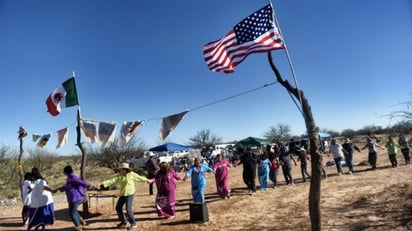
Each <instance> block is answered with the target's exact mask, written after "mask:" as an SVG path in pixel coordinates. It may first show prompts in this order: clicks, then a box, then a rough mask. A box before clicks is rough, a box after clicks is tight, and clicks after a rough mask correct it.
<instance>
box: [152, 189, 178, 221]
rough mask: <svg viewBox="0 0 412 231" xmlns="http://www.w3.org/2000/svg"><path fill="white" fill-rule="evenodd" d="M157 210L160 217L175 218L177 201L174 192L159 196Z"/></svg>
mask: <svg viewBox="0 0 412 231" xmlns="http://www.w3.org/2000/svg"><path fill="white" fill-rule="evenodd" d="M156 210H157V214H158V215H159V217H166V218H169V217H173V216H174V215H175V213H176V200H175V194H174V192H169V194H160V193H158V194H157V197H156Z"/></svg>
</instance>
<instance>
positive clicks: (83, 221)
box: [80, 218, 87, 226]
mask: <svg viewBox="0 0 412 231" xmlns="http://www.w3.org/2000/svg"><path fill="white" fill-rule="evenodd" d="M80 224H81V225H82V226H86V225H87V222H86V221H85V220H84V219H83V218H80Z"/></svg>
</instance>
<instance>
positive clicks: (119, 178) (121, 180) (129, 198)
mask: <svg viewBox="0 0 412 231" xmlns="http://www.w3.org/2000/svg"><path fill="white" fill-rule="evenodd" d="M135 181H136V182H147V183H148V184H149V183H152V182H153V180H149V179H147V178H146V177H144V176H140V175H139V174H137V173H135V172H133V171H132V170H131V169H130V167H129V164H128V163H121V164H120V167H119V174H117V175H115V176H114V177H112V178H110V179H107V180H105V181H103V183H101V184H100V187H104V188H106V187H108V186H110V185H113V184H119V185H120V195H119V199H118V201H117V204H116V213H117V216H118V217H119V220H120V223H119V224H118V225H117V227H118V228H128V229H135V228H137V224H136V219H135V218H134V213H133V199H134V194H135V192H136V188H135V185H134V182H135ZM125 204H126V211H127V215H128V218H127V219H126V216H125V215H124V213H123V206H124V205H125ZM127 220H128V221H129V223H130V226H129V224H128V221H127Z"/></svg>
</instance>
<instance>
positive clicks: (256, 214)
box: [0, 150, 412, 231]
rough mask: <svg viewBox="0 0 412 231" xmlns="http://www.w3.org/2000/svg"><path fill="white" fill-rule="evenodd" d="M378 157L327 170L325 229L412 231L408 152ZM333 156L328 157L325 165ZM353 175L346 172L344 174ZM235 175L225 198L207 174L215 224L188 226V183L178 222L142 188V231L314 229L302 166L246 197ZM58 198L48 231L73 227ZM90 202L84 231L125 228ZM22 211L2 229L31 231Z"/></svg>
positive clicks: (110, 211) (8, 212) (103, 201)
mask: <svg viewBox="0 0 412 231" xmlns="http://www.w3.org/2000/svg"><path fill="white" fill-rule="evenodd" d="M379 152H380V154H379V156H378V170H377V171H372V170H371V169H370V167H369V166H363V164H362V162H363V161H365V160H366V158H367V153H366V150H365V151H362V153H361V154H358V153H357V154H356V156H355V165H356V166H355V173H354V174H352V175H349V174H343V175H341V176H338V175H337V174H336V168H335V166H331V167H327V172H328V175H329V177H328V178H326V179H324V180H322V193H321V211H322V228H323V230H345V231H346V230H354V231H355V230H411V229H412V166H411V165H408V166H405V164H404V163H405V162H404V160H403V157H402V155H398V162H399V163H400V166H399V167H398V168H392V167H390V163H389V160H388V157H387V154H386V152H385V151H383V150H382V151H379ZM331 159H332V157H328V156H325V161H327V160H331ZM309 169H310V166H309ZM347 171H348V169H347V168H346V167H344V172H345V173H347ZM180 174H181V175H183V173H180ZM230 174H231V178H230V185H231V188H232V197H231V198H230V199H226V200H224V199H220V198H219V197H218V196H217V193H216V188H215V181H214V175H213V174H209V175H208V185H207V189H206V201H207V206H208V210H209V221H208V222H200V223H199V222H191V221H190V214H189V204H190V203H191V202H192V198H191V193H190V182H188V181H187V182H178V183H177V192H176V198H177V214H176V217H175V218H174V219H172V220H167V219H162V218H159V217H158V216H157V213H156V211H155V208H154V200H155V197H154V196H149V195H148V186H147V185H146V184H141V183H139V184H137V193H136V196H135V200H134V212H135V218H136V220H137V224H138V229H137V230H259V231H263V230H310V227H311V226H310V219H309V210H308V195H309V186H310V182H302V179H301V175H300V167H299V165H298V166H294V169H293V177H294V180H295V184H294V185H291V186H286V185H285V181H284V178H283V174H282V173H280V174H279V180H280V185H279V186H278V187H277V188H271V189H269V190H267V191H258V192H257V193H256V194H255V195H253V196H250V195H249V194H248V191H247V190H246V188H245V185H244V183H243V180H242V166H238V167H235V168H231V169H230ZM93 183H97V182H93ZM92 192H93V191H92ZM94 193H95V192H94ZM105 193H117V191H115V192H105ZM55 200H56V201H55V209H56V221H55V224H54V225H52V226H47V227H46V229H47V230H55V231H69V230H73V224H72V222H71V221H70V219H69V217H68V215H67V214H68V210H67V204H66V202H65V199H64V194H62V193H60V194H59V193H58V194H56V195H55ZM116 201H117V200H116V199H115V200H114V203H116ZM89 203H90V204H89V206H90V213H91V217H89V218H87V219H86V220H87V223H88V225H87V226H85V227H84V228H83V230H119V229H117V228H116V224H118V220H117V216H116V214H115V211H114V208H113V204H112V198H100V199H99V200H98V201H97V200H96V198H91V200H90V201H89ZM20 211H21V207H19V206H16V207H14V208H10V209H3V211H1V212H0V214H1V218H0V230H10V231H11V230H13V231H15V230H25V229H26V228H25V227H23V226H22V225H21V218H20Z"/></svg>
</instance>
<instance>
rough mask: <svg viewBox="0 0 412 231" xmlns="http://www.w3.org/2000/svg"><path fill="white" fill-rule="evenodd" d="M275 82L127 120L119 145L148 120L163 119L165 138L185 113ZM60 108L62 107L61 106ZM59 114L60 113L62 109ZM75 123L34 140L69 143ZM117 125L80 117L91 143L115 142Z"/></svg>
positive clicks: (41, 143)
mask: <svg viewBox="0 0 412 231" xmlns="http://www.w3.org/2000/svg"><path fill="white" fill-rule="evenodd" d="M275 83H276V82H271V83H266V84H264V85H262V86H259V87H256V88H253V89H249V90H246V91H243V92H240V93H238V94H235V95H232V96H228V97H225V98H222V99H219V100H216V101H213V102H211V103H207V104H204V105H201V106H198V107H194V108H193V109H191V110H185V111H183V112H180V113H176V114H173V115H168V116H165V117H157V118H151V119H144V120H136V121H125V122H123V123H122V126H121V129H120V134H119V136H118V139H117V145H119V146H123V145H126V144H127V143H128V142H129V141H130V139H131V138H132V137H133V136H134V134H135V133H136V131H137V130H138V128H139V127H141V126H142V125H144V124H145V123H146V122H147V121H152V120H159V119H161V120H162V125H161V128H160V131H159V138H160V139H161V140H165V139H166V138H167V137H168V136H169V135H170V134H171V132H172V131H173V130H174V129H175V128H176V127H177V125H178V124H179V123H180V122H181V120H182V119H183V118H184V117H185V115H186V114H187V113H188V112H192V111H196V110H199V109H202V108H205V107H209V106H211V105H214V104H217V103H221V102H223V101H227V100H229V99H233V98H235V97H239V96H242V95H245V94H248V93H251V92H253V91H257V90H260V89H262V88H266V87H269V86H271V85H273V84H275ZM49 98H50V96H49ZM65 107H67V106H65ZM56 108H57V106H56ZM60 108H62V107H61V106H60ZM60 110H61V109H60ZM58 114H60V111H59V113H58ZM58 114H57V115H58ZM75 124H76V123H75V122H73V123H72V124H71V125H69V126H67V127H65V128H62V129H59V130H58V131H56V132H50V133H46V134H43V135H40V134H34V133H33V134H32V141H33V142H36V143H37V146H38V147H41V148H43V147H45V146H46V144H47V142H48V141H49V140H50V138H51V137H52V134H53V133H56V134H57V145H56V149H57V148H60V147H63V146H64V145H65V144H66V143H67V140H68V134H69V127H71V126H74V125H75ZM116 126H117V122H114V121H110V122H101V121H96V120H91V119H84V118H81V119H80V128H81V131H82V132H83V135H84V137H85V138H86V140H87V141H88V142H90V143H96V144H100V145H101V146H102V147H107V146H108V145H110V144H112V143H113V142H114V140H115V130H116ZM17 133H18V139H22V138H24V137H26V136H27V135H28V131H27V130H26V129H24V128H23V127H22V126H20V128H19V130H18V132H17Z"/></svg>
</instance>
